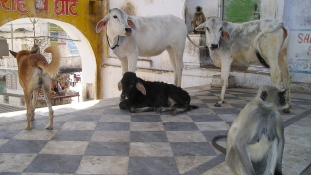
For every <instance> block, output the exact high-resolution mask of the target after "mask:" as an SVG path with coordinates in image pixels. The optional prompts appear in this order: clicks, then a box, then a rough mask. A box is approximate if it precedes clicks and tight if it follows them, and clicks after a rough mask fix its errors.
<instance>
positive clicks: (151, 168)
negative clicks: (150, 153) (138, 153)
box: [128, 157, 179, 175]
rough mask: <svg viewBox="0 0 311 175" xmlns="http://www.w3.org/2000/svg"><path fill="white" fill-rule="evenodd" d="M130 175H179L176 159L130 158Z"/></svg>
mask: <svg viewBox="0 0 311 175" xmlns="http://www.w3.org/2000/svg"><path fill="white" fill-rule="evenodd" d="M128 174H129V175H138V174H143V175H155V174H158V175H164V174H166V175H178V174H179V172H178V168H177V165H176V162H175V159H174V157H130V161H129V168H128Z"/></svg>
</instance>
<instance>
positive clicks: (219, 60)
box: [196, 17, 291, 112]
mask: <svg viewBox="0 0 311 175" xmlns="http://www.w3.org/2000/svg"><path fill="white" fill-rule="evenodd" d="M196 30H197V31H199V30H201V31H202V30H204V31H205V36H206V46H207V47H208V48H209V51H210V56H211V58H212V60H213V62H214V64H215V66H217V67H221V84H222V89H221V94H220V97H219V101H218V102H217V103H216V104H215V105H214V106H216V107H220V106H221V104H222V103H223V102H224V96H225V91H226V87H227V85H228V77H229V73H230V67H231V64H233V65H239V66H248V65H250V64H253V63H258V62H261V63H262V64H263V65H264V66H266V67H268V68H270V75H271V79H272V83H273V85H274V86H276V87H278V88H279V89H283V88H285V89H286V90H287V91H286V100H287V103H288V104H289V105H290V106H291V103H290V90H289V86H290V81H291V77H290V74H289V71H288V63H287V56H286V54H287V46H288V40H289V31H288V29H287V28H286V27H284V24H283V23H282V22H279V21H277V20H271V19H263V20H256V21H250V22H245V23H231V22H225V21H222V20H221V19H220V18H218V17H209V18H207V19H206V21H205V22H204V23H203V24H201V25H199V26H198V27H196ZM282 80H283V85H284V87H282V84H281V81H282ZM284 112H290V110H289V108H287V109H284Z"/></svg>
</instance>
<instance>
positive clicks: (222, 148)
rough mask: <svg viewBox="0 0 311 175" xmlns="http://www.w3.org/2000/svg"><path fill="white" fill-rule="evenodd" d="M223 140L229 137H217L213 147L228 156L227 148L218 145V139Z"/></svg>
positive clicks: (213, 141)
mask: <svg viewBox="0 0 311 175" xmlns="http://www.w3.org/2000/svg"><path fill="white" fill-rule="evenodd" d="M222 138H227V135H217V136H215V137H214V138H213V139H212V145H213V146H214V147H215V148H216V149H217V150H218V151H220V152H222V153H223V154H226V148H224V147H222V146H220V145H219V144H217V142H216V141H217V140H218V139H222Z"/></svg>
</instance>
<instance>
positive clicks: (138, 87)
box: [136, 82, 146, 95]
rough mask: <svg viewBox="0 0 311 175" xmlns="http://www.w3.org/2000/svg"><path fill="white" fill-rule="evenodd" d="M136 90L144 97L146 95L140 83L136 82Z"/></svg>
mask: <svg viewBox="0 0 311 175" xmlns="http://www.w3.org/2000/svg"><path fill="white" fill-rule="evenodd" d="M136 88H137V89H138V90H139V91H140V92H141V93H142V94H144V95H146V89H145V87H144V85H143V84H141V82H137V83H136Z"/></svg>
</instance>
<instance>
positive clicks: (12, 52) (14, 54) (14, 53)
mask: <svg viewBox="0 0 311 175" xmlns="http://www.w3.org/2000/svg"><path fill="white" fill-rule="evenodd" d="M9 51H10V53H11V54H12V55H13V56H14V57H15V58H16V55H17V53H16V52H14V51H12V50H9Z"/></svg>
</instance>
